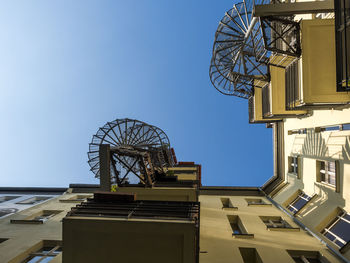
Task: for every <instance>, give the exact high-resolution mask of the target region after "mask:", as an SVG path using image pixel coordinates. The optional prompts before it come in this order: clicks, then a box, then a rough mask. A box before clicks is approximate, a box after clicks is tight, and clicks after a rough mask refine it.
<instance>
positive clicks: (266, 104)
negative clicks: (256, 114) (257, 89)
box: [262, 85, 271, 117]
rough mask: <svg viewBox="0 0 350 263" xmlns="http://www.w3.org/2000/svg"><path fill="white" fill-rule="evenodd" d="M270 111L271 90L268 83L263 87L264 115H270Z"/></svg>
mask: <svg viewBox="0 0 350 263" xmlns="http://www.w3.org/2000/svg"><path fill="white" fill-rule="evenodd" d="M270 113H271V110H270V90H269V85H266V86H265V87H263V88H262V115H263V117H269V115H270Z"/></svg>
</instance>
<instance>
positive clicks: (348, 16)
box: [334, 0, 350, 91]
mask: <svg viewBox="0 0 350 263" xmlns="http://www.w3.org/2000/svg"><path fill="white" fill-rule="evenodd" d="M334 8H335V32H336V54H337V91H349V90H350V1H349V0H335V1H334Z"/></svg>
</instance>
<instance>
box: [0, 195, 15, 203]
mask: <svg viewBox="0 0 350 263" xmlns="http://www.w3.org/2000/svg"><path fill="white" fill-rule="evenodd" d="M18 197H20V196H14V195H7V196H0V203H3V202H6V201H10V200H13V199H16V198H18Z"/></svg>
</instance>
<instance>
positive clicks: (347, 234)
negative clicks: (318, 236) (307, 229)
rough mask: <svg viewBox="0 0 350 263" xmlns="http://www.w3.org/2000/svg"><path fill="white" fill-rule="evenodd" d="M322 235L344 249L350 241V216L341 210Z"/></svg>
mask: <svg viewBox="0 0 350 263" xmlns="http://www.w3.org/2000/svg"><path fill="white" fill-rule="evenodd" d="M321 233H322V234H323V235H324V236H325V237H326V238H328V239H329V240H330V241H331V242H333V243H334V244H335V245H336V246H338V247H340V248H342V247H343V246H345V245H346V244H347V243H348V242H349V241H350V214H348V213H346V212H344V211H342V210H341V211H340V212H339V213H338V215H337V216H336V217H335V218H334V219H333V220H332V221H331V222H330V223H329V224H328V225H327V226H326V227H325V228H324V229H323V231H322V232H321Z"/></svg>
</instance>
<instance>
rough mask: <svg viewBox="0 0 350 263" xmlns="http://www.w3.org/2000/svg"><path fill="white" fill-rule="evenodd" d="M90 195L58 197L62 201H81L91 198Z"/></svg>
mask: <svg viewBox="0 0 350 263" xmlns="http://www.w3.org/2000/svg"><path fill="white" fill-rule="evenodd" d="M91 197H92V195H75V196H73V197H71V198H68V199H60V202H62V203H81V202H84V201H86V199H87V198H91Z"/></svg>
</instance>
